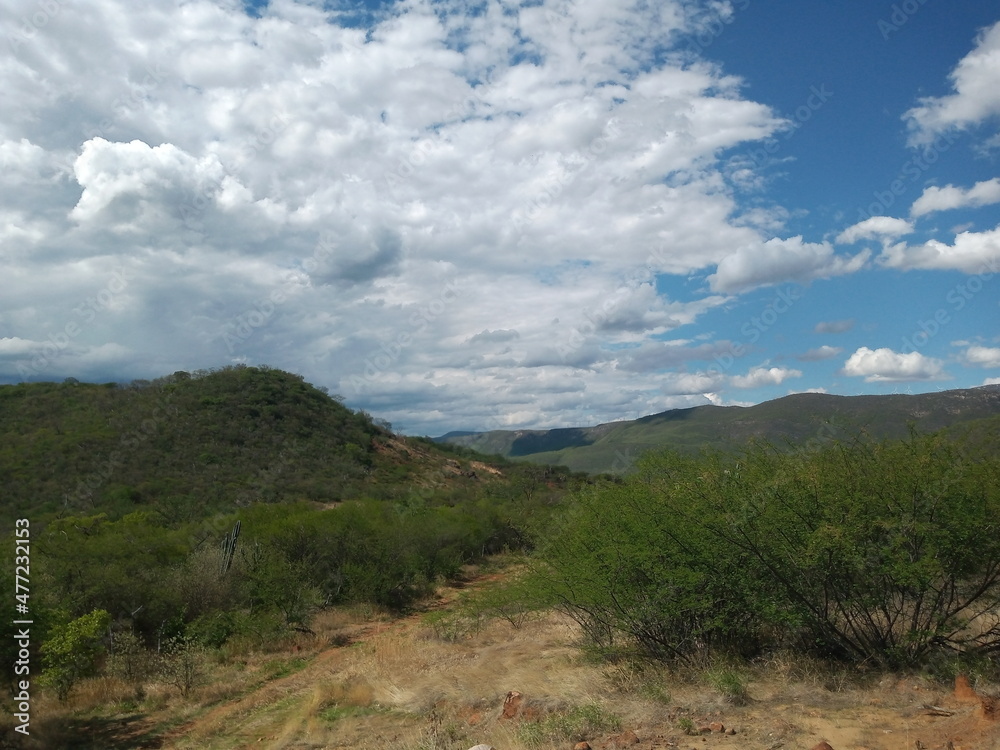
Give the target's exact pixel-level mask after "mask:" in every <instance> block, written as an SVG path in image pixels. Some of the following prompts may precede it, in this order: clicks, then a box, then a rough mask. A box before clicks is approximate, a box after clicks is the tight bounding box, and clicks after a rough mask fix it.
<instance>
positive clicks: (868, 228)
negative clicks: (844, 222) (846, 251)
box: [837, 216, 913, 245]
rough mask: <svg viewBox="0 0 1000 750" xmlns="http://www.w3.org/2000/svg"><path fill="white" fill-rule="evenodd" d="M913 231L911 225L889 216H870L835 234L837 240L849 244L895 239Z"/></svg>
mask: <svg viewBox="0 0 1000 750" xmlns="http://www.w3.org/2000/svg"><path fill="white" fill-rule="evenodd" d="M911 232H913V225H912V224H911V223H910V222H908V221H905V220H903V219H895V218H893V217H891V216H871V217H869V218H867V219H865V220H864V221H859V222H858V223H857V224H855V225H854V226H850V227H848V228H847V229H845V230H844V231H843V232H841V233H840V234H839V235H838V236H837V242H838V243H841V244H845V245H850V244H853V243H855V242H857V241H858V240H869V239H873V238H878V239H896V238H899V237H902V236H904V235H907V234H910V233H911Z"/></svg>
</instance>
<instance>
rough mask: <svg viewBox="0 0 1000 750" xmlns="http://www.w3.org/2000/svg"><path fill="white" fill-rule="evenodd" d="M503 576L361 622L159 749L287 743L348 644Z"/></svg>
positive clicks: (455, 586)
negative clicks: (338, 641) (393, 615)
mask: <svg viewBox="0 0 1000 750" xmlns="http://www.w3.org/2000/svg"><path fill="white" fill-rule="evenodd" d="M501 577H502V574H498V573H488V574H479V575H475V576H473V577H471V578H469V579H466V580H463V581H456V582H452V583H450V584H448V585H446V586H444V587H442V588H441V589H439V591H438V592H437V597H436V598H435V599H434V600H432V601H430V602H427V603H425V604H424V605H423V606H422V607H421V608H420V609H419V610H418V611H416V612H414V613H412V614H410V615H407V616H405V617H402V618H399V619H396V620H392V621H389V622H378V623H370V624H365V625H362V626H359V627H356V628H353V629H351V630H350V632H349V636H348V642H347V643H345V644H343V645H338V646H329V647H326V648H324V649H323V650H321V651H320V652H319V653H317V654H316V656H315V657H313V658H312V659H311V660H310V662H309V663H308V664H307V665H306V666H305V667H304V668H303V669H301V670H299V671H296V672H294V673H293V674H290V675H286V676H284V677H279V678H277V679H274V680H270V681H268V682H266V683H265V684H263V685H261V686H260V687H258V688H256V689H254V690H253V691H252V692H250V693H248V694H246V695H243V696H241V697H239V698H237V699H235V700H232V701H227V702H225V703H223V704H221V705H218V706H215V707H213V708H211V709H209V710H208V711H207V712H206V713H204V714H202V715H200V716H197V717H196V718H193V719H192V720H190V721H188V722H186V723H184V724H182V725H181V726H178V727H176V728H174V729H172V730H170V731H169V732H167V733H166V734H164V735H162V736H161V738H160V739H161V744H160V745H159V746H160V747H162V748H176V750H188V749H189V748H198V750H205V749H206V748H208V747H216V746H217V745H216V742H218V743H219V744H218V746H219V747H226V748H234V749H235V748H244V747H247V748H249V747H253V748H268V750H281V749H282V748H287V747H290V745H291V744H292V743H293V742H295V741H297V740H298V738H300V737H301V736H302V735H303V734H305V733H307V731H306V730H307V729H308V725H309V723H310V720H311V719H313V718H314V717H315V714H316V711H317V709H318V708H319V707H320V706H321V705H322V704H323V703H324V702H325V700H326V699H327V696H326V695H324V693H323V690H322V685H323V684H324V682H328V681H329V680H330V679H331V676H333V675H336V674H337V673H339V672H341V671H343V670H344V668H345V667H346V666H347V665H348V663H349V662H350V661H351V660H352V659H353V657H354V654H353V653H352V651H351V650H350V649H348V648H346V646H349V645H354V644H360V643H365V642H368V641H370V640H371V639H373V638H375V637H377V636H382V635H387V636H389V637H391V636H392V634H393V633H402V632H404V631H407V630H410V629H412V628H414V627H418V626H419V625H420V624H421V622H422V619H423V617H424V616H425V615H426V614H427V613H428V612H433V611H435V610H441V609H444V608H447V607H448V606H450V605H451V604H452V603H453V602H454V601H455V600H456V599H458V598H459V597H460V596H462V595H463V593H465V592H467V591H470V590H473V589H475V588H477V587H479V586H482V585H485V584H488V583H490V582H493V581H496V580H498V579H500V578H501Z"/></svg>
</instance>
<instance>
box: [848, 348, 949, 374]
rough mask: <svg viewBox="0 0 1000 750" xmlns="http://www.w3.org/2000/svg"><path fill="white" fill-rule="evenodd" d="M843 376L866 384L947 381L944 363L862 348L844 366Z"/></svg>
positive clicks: (922, 357) (937, 360) (930, 358)
mask: <svg viewBox="0 0 1000 750" xmlns="http://www.w3.org/2000/svg"><path fill="white" fill-rule="evenodd" d="M844 374H845V375H850V376H852V377H864V379H865V381H866V382H869V383H877V382H896V381H907V380H941V379H943V378H945V377H947V374H946V373H945V372H944V363H943V362H941V360H939V359H934V358H932V357H926V356H924V355H923V354H921V353H920V352H909V353H908V354H900V353H898V352H894V351H893V350H892V349H887V348H882V349H874V350H872V349H869V348H868V347H867V346H863V347H861V348H860V349H858V350H857V351H856V352H854V354H852V355H851V356H850V358H849V359H848V360H847V362H845V363H844Z"/></svg>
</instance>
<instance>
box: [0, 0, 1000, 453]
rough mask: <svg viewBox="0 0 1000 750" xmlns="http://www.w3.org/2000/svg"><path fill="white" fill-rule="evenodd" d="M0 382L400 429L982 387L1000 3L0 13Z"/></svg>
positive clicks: (447, 1) (672, 1) (111, 0)
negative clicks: (165, 383) (251, 394)
mask: <svg viewBox="0 0 1000 750" xmlns="http://www.w3.org/2000/svg"><path fill="white" fill-rule="evenodd" d="M11 6H12V8H13V11H14V12H13V13H12V14H9V15H8V16H5V18H4V19H3V20H2V21H0V31H2V36H3V39H4V43H3V44H2V45H0V84H2V85H3V87H4V91H5V92H7V94H6V96H7V103H6V106H5V109H4V113H3V114H2V115H0V165H2V172H0V193H2V201H0V261H2V263H3V268H4V273H3V274H2V275H0V382H7V383H13V382H20V381H41V380H62V379H63V378H66V377H70V376H72V377H76V378H79V379H81V380H90V381H108V380H119V381H127V380H130V379H134V378H153V377H157V376H160V375H164V374H168V373H171V372H174V371H176V370H199V369H207V368H212V367H218V366H221V365H226V364H236V363H248V364H268V365H271V366H275V367H281V368H283V369H287V370H291V371H294V372H298V373H301V374H302V375H304V376H305V377H306V379H307V380H309V381H310V382H312V383H315V384H316V385H321V386H325V387H327V388H329V389H330V390H331V391H332V392H337V393H340V394H342V395H343V396H344V397H345V400H346V402H347V403H348V405H350V406H352V407H355V408H363V409H366V410H368V411H369V412H371V413H373V414H375V415H377V416H379V417H382V418H384V419H388V420H389V421H391V422H392V423H393V424H394V425H395V426H396V427H397V428H398V429H401V430H402V431H404V432H407V433H412V434H432V435H434V434H441V433H443V432H446V431H448V430H452V429H492V428H499V427H510V428H515V427H516V428H530V427H536V428H542V427H559V426H573V425H586V424H595V423H598V422H607V421H613V420H616V419H623V418H635V417H639V416H643V415H646V414H651V413H656V412H659V411H663V410H666V409H670V408H677V407H687V406H694V405H698V404H707V403H715V404H744V405H745V404H753V403H758V402H761V401H764V400H768V399H772V398H776V397H779V396H783V395H786V394H788V393H792V392H801V391H819V392H827V393H834V394H844V395H853V394H864V393H920V392H927V391H933V390H940V389H950V388H964V387H972V386H977V385H982V384H987V383H993V382H998V381H1000V330H998V325H997V322H998V319H1000V281H998V279H1000V275H998V274H1000V165H998V161H997V157H998V151H1000V9H997V8H994V7H991V6H990V4H987V3H981V2H973V1H972V0H958V1H955V2H950V3H947V4H946V3H942V2H935V0H924V2H921V1H920V0H908V1H907V2H896V3H892V2H872V1H871V0H866V1H864V2H862V0H849V1H847V2H836V3H834V2H829V1H826V0H817V1H816V2H801V1H799V2H796V1H795V0H771V1H769V2H767V3H764V2H758V1H755V0H732V1H731V2H712V3H704V2H691V1H689V0H663V1H662V2H659V3H656V4H649V3H645V2H628V1H626V0H614V1H611V2H607V1H605V2H602V1H600V0H531V2H516V1H515V0H504V1H503V2H500V1H499V0H484V1H483V2H478V3H469V2H467V1H466V0H407V1H406V2H369V3H364V4H362V3H351V2H339V3H327V4H325V5H324V4H322V3H319V2H302V1H300V0H283V1H282V2H272V3H259V2H255V3H242V2H238V1H237V0H215V1H214V2H210V1H207V0H194V1H193V2H183V3H181V2H163V3H158V4H156V5H155V6H139V7H136V6H134V5H133V4H127V3H124V2H119V1H118V0H95V2H94V3H93V4H92V5H89V6H88V8H87V9H86V10H84V9H81V8H77V7H76V6H75V5H73V4H71V3H65V2H63V3H60V2H56V3H42V2H38V1H37V0H36V1H30V0H16V1H15V2H13V3H11Z"/></svg>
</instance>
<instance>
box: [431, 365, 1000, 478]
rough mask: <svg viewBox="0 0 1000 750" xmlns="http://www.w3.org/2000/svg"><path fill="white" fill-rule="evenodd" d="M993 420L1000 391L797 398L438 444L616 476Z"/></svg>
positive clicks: (459, 437) (469, 435)
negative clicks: (668, 454)
mask: <svg viewBox="0 0 1000 750" xmlns="http://www.w3.org/2000/svg"><path fill="white" fill-rule="evenodd" d="M993 416H998V417H1000V385H983V386H977V387H975V388H962V389H953V390H948V391H939V392H934V393H924V394H889V395H859V396H842V395H837V394H829V393H797V394H790V395H788V396H783V397H781V398H777V399H773V400H771V401H765V402H762V403H760V404H755V405H753V406H718V405H715V404H703V405H699V406H692V407H686V408H683V409H669V410H667V411H663V412H659V413H657V414H650V415H647V416H643V417H639V418H637V419H633V420H622V421H617V422H604V423H601V424H597V425H593V426H590V427H559V428H553V429H549V430H490V431H486V432H469V431H453V432H450V433H447V434H445V435H442V436H441V437H438V438H434V440H435V441H436V442H440V443H447V444H452V445H460V446H463V447H466V448H470V449H472V450H476V451H478V452H481V453H486V454H495V455H501V456H504V457H507V458H518V459H523V460H529V461H532V462H537V463H543V464H563V465H566V466H568V467H569V468H570V469H573V470H575V471H587V472H590V473H603V472H613V473H618V472H620V471H623V470H625V469H626V468H627V466H628V465H630V464H631V462H632V460H634V459H635V458H636V457H638V455H639V454H640V453H642V452H645V451H646V450H650V449H655V448H666V447H673V448H677V449H679V450H683V451H696V450H698V449H700V448H701V447H703V446H706V445H713V446H715V447H722V448H731V447H738V446H739V445H740V444H742V443H745V442H746V441H747V440H749V439H753V438H758V439H764V440H768V441H770V442H774V443H776V444H779V445H780V444H789V443H790V444H792V445H796V444H803V443H806V442H808V441H811V440H817V439H831V438H849V437H851V436H852V435H854V434H857V433H858V432H861V431H866V432H869V433H871V434H872V435H874V436H876V437H880V438H883V437H884V438H894V437H903V436H905V435H906V433H907V432H908V430H909V429H910V426H911V425H912V426H913V427H914V428H916V429H917V430H920V431H925V432H929V431H935V430H939V429H943V428H948V427H953V426H954V425H957V424H960V423H964V422H970V421H972V420H976V419H981V418H983V417H993Z"/></svg>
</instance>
